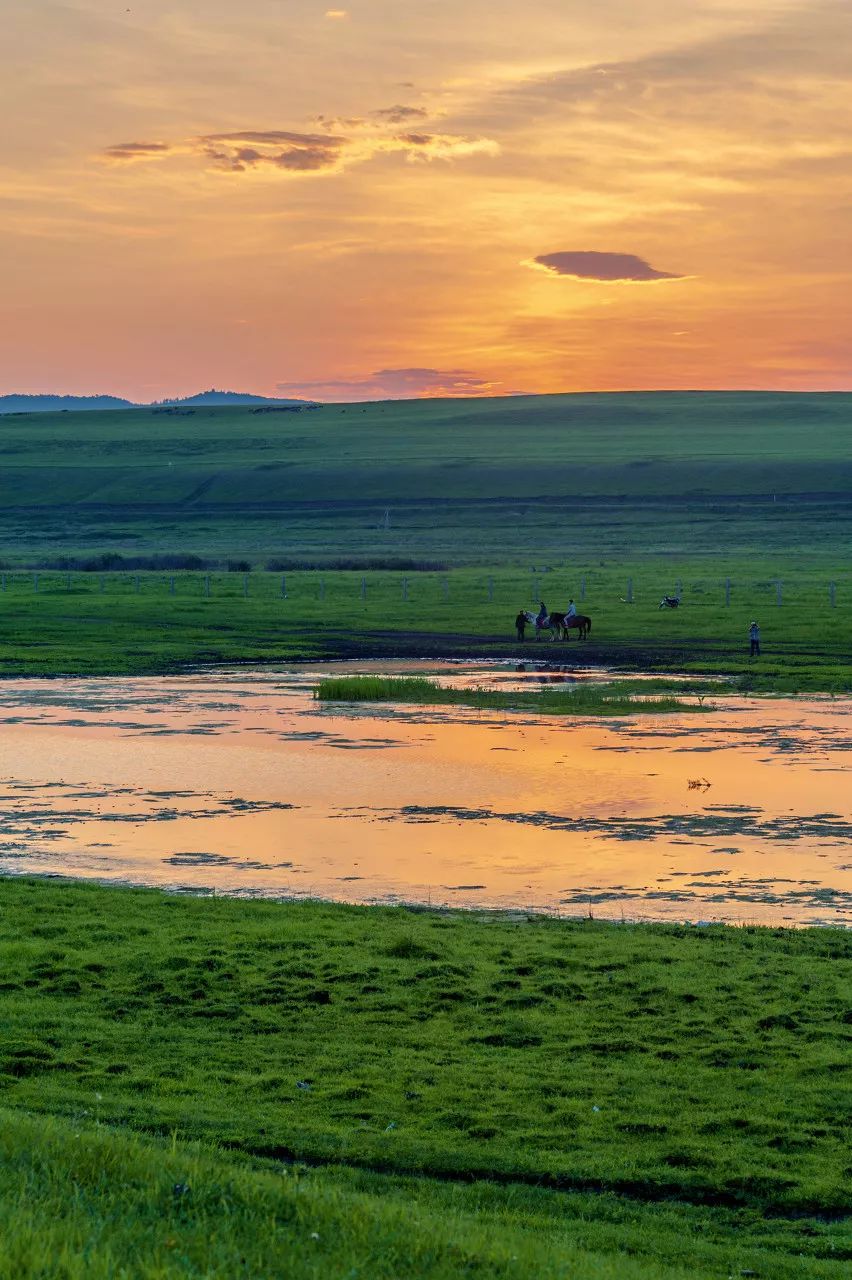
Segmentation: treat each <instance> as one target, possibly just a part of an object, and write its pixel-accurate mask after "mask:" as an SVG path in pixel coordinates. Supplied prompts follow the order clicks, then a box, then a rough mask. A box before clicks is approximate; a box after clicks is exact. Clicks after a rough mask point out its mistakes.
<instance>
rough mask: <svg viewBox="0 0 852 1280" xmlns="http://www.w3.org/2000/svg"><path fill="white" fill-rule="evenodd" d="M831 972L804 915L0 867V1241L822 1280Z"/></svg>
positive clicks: (839, 1202) (832, 938)
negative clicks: (551, 903) (473, 899)
mask: <svg viewBox="0 0 852 1280" xmlns="http://www.w3.org/2000/svg"><path fill="white" fill-rule="evenodd" d="M850 959H852V938H850V937H849V935H847V934H844V933H842V932H838V931H828V930H822V931H820V930H802V931H784V930H774V931H770V930H765V929H741V930H733V929H728V928H724V927H713V928H709V929H696V928H677V927H671V926H641V927H638V926H637V927H632V926H612V925H604V924H597V923H595V922H592V921H581V922H573V923H572V922H567V921H562V922H560V921H554V920H546V919H538V918H531V919H530V918H527V917H521V918H518V919H509V918H506V917H500V916H498V917H493V916H487V915H471V916H468V915H464V914H458V915H455V914H453V915H442V914H434V913H412V912H408V911H404V910H401V909H390V908H371V909H363V908H350V907H345V906H336V905H326V904H319V903H292V904H287V905H279V904H271V903H262V902H255V903H245V902H239V901H232V900H231V901H229V900H222V899H194V898H182V897H174V896H165V895H160V894H157V893H155V892H151V891H136V890H133V891H131V890H116V889H105V888H101V887H97V886H94V885H76V884H74V885H72V884H64V883H58V884H56V883H47V882H38V881H32V880H5V881H2V882H0V973H2V982H0V1024H2V1026H3V1028H4V1036H3V1040H2V1047H1V1048H0V1082H2V1097H0V1102H2V1104H3V1105H4V1106H5V1107H6V1108H9V1109H11V1110H12V1111H13V1112H14V1116H13V1117H12V1118H10V1119H9V1121H8V1124H5V1125H4V1129H5V1132H6V1139H5V1143H6V1145H5V1147H4V1148H3V1150H4V1152H5V1154H4V1161H5V1162H7V1163H9V1165H10V1167H11V1168H12V1169H13V1170H17V1171H18V1172H17V1173H16V1177H15V1179H12V1180H9V1179H6V1180H4V1181H5V1184H6V1185H5V1194H6V1200H7V1205H8V1203H9V1198H10V1197H12V1200H13V1205H17V1208H16V1209H15V1214H17V1215H18V1216H17V1217H15V1215H14V1214H13V1216H12V1218H11V1221H13V1222H16V1223H17V1228H16V1233H17V1234H16V1237H15V1238H16V1239H19V1240H20V1241H23V1243H22V1244H21V1249H22V1251H23V1252H22V1253H21V1255H20V1256H21V1257H22V1258H25V1259H26V1258H31V1259H32V1258H37V1257H38V1256H39V1255H38V1253H37V1240H38V1238H39V1233H40V1232H41V1231H42V1229H44V1231H45V1233H46V1234H45V1239H51V1240H53V1241H54V1244H55V1246H56V1247H58V1246H59V1244H60V1243H61V1240H62V1239H63V1238H65V1239H66V1241H67V1242H68V1249H69V1250H70V1253H69V1257H70V1255H71V1254H72V1253H74V1252H76V1251H79V1246H80V1242H81V1241H82V1240H84V1239H85V1240H87V1241H88V1242H89V1244H88V1246H87V1247H88V1248H89V1254H88V1255H87V1256H89V1257H90V1259H94V1260H95V1261H96V1262H97V1265H98V1266H100V1267H101V1271H100V1272H99V1271H97V1270H95V1269H91V1270H90V1271H89V1272H87V1273H85V1274H89V1275H94V1276H99V1275H100V1274H103V1275H108V1274H109V1275H113V1274H122V1273H121V1272H120V1271H118V1270H116V1269H115V1267H114V1268H113V1270H112V1271H110V1270H109V1267H108V1264H107V1262H105V1261H104V1259H109V1258H113V1260H115V1259H116V1258H121V1257H122V1256H124V1253H123V1251H124V1250H126V1249H127V1248H128V1247H129V1242H131V1243H132V1242H133V1240H134V1236H133V1232H134V1230H136V1226H135V1225H134V1224H137V1221H138V1231H139V1234H138V1236H137V1237H135V1239H136V1241H137V1243H138V1244H139V1247H140V1249H142V1251H143V1254H144V1253H145V1251H146V1250H147V1251H149V1253H150V1256H151V1257H152V1258H153V1259H154V1261H152V1263H151V1269H150V1270H149V1271H135V1272H129V1273H128V1274H144V1275H147V1274H151V1275H158V1274H190V1275H192V1274H196V1273H197V1274H231V1271H230V1270H229V1265H228V1263H227V1262H226V1259H228V1258H229V1257H231V1254H232V1255H233V1257H236V1256H237V1255H238V1254H239V1255H240V1256H241V1257H242V1256H244V1257H246V1259H247V1260H248V1261H247V1262H246V1264H245V1266H246V1271H245V1273H246V1274H286V1275H294V1276H299V1277H300V1276H303V1275H304V1276H313V1275H320V1274H332V1275H341V1276H342V1275H361V1274H363V1275H374V1274H375V1275H385V1274H387V1275H404V1274H418V1275H419V1274H423V1275H436V1276H443V1275H447V1276H450V1275H458V1274H467V1273H468V1272H470V1273H474V1272H476V1271H478V1272H480V1273H484V1274H489V1275H490V1274H494V1275H501V1274H504V1271H505V1274H507V1275H508V1274H520V1275H530V1276H532V1275H545V1276H547V1275H550V1274H553V1275H557V1274H561V1275H565V1274H578V1275H583V1276H586V1275H588V1276H590V1277H595V1276H598V1275H600V1276H601V1277H604V1276H607V1277H608V1276H609V1275H613V1276H620V1275H624V1276H631V1275H634V1274H635V1275H636V1276H637V1277H645V1276H649V1277H650V1276H654V1277H657V1276H659V1277H665V1276H668V1275H669V1274H677V1275H679V1274H681V1272H680V1270H678V1269H679V1268H680V1269H682V1271H683V1274H690V1275H707V1276H717V1275H720V1274H721V1275H727V1274H736V1273H737V1271H738V1270H739V1269H740V1268H746V1269H750V1270H752V1271H754V1272H755V1274H757V1275H761V1276H766V1277H767V1280H768V1278H769V1277H772V1280H774V1278H775V1277H786V1276H790V1277H792V1276H811V1275H812V1276H827V1277H828V1276H838V1277H839V1276H840V1275H841V1274H842V1268H843V1263H842V1262H841V1261H839V1260H840V1259H842V1258H844V1257H845V1258H847V1260H848V1257H849V1256H850V1253H849V1245H850V1242H849V1236H848V1232H847V1231H846V1228H845V1226H844V1222H843V1217H844V1215H847V1214H848V1213H849V1209H850V1203H851V1202H852V1201H851V1199H850V1196H849V1181H848V1172H849V1170H848V1147H847V1146H846V1144H845V1136H844V1135H845V1130H844V1118H845V1116H846V1115H847V1114H848V1105H849V1091H848V1081H847V1079H846V1074H847V1073H848V1068H849V1065H850V1055H849V1040H850V1027H849V1005H848V994H849V980H850ZM22 1112H37V1113H41V1115H42V1116H45V1115H47V1114H52V1115H53V1116H54V1117H55V1121H50V1122H48V1121H47V1120H46V1119H39V1118H38V1117H36V1118H32V1119H25V1118H23V1116H21V1118H20V1123H19V1124H18V1121H16V1120H15V1118H14V1117H15V1116H20V1115H21V1113H22ZM95 1123H96V1124H97V1125H98V1126H99V1128H98V1129H97V1130H96V1131H95V1133H94V1134H93V1133H92V1130H91V1126H92V1124H95ZM16 1124H18V1127H17V1128H16V1127H15V1125H16ZM26 1125H30V1126H32V1127H31V1129H29V1130H27V1129H26ZM21 1126H23V1127H21ZM40 1126H41V1127H40ZM104 1126H111V1128H110V1129H108V1130H107V1129H105V1128H104ZM116 1127H117V1128H116ZM113 1128H116V1131H115V1132H113V1131H112V1129H113ZM77 1133H80V1134H81V1135H82V1136H81V1137H80V1138H77V1137H75V1136H74V1135H75V1134H77ZM134 1134H136V1135H138V1134H147V1135H153V1136H154V1137H156V1135H163V1136H168V1135H174V1137H173V1146H172V1148H170V1149H167V1148H164V1147H161V1146H159V1145H157V1143H156V1142H151V1141H148V1140H146V1141H145V1142H143V1141H141V1139H139V1138H138V1137H135V1136H133V1135H134ZM28 1135H29V1136H28ZM191 1142H201V1143H202V1144H204V1145H203V1148H197V1149H196V1148H190V1147H188V1146H187V1145H186V1144H187V1143H191ZM75 1144H76V1145H75ZM211 1144H212V1145H213V1146H215V1147H216V1148H218V1149H217V1150H208V1146H210V1145H211ZM75 1151H76V1155H75V1154H74V1153H75ZM83 1152H85V1153H86V1154H85V1157H84V1156H83V1155H82V1154H81V1153H83ZM75 1160H76V1161H77V1162H78V1165H79V1168H78V1171H76V1172H75V1164H74V1161H75ZM193 1161H194V1162H195V1163H193ZM259 1161H260V1162H261V1163H258V1162H259ZM263 1161H273V1162H275V1166H274V1167H275V1168H276V1169H277V1172H275V1173H273V1172H271V1171H270V1170H271V1169H272V1168H273V1165H270V1164H263V1163H262V1162H263ZM294 1162H295V1163H296V1164H304V1165H306V1166H309V1167H310V1172H304V1173H302V1174H301V1175H300V1180H299V1183H298V1187H297V1188H294V1187H293V1186H292V1185H291V1183H290V1182H289V1181H287V1180H286V1179H285V1180H284V1181H282V1173H281V1169H282V1168H284V1167H291V1166H292V1165H293V1163H294ZM48 1168H49V1169H51V1170H53V1173H52V1174H51V1175H50V1176H48V1175H47V1173H46V1172H45V1170H47V1169H48ZM157 1170H158V1171H157ZM155 1171H156V1172H155ZM412 1175H417V1181H416V1182H415V1183H411V1184H408V1183H406V1182H405V1179H406V1178H410V1177H411V1176H412ZM292 1176H293V1175H292V1173H291V1174H289V1175H287V1178H289V1177H292ZM475 1179H480V1180H481V1179H485V1180H487V1181H488V1185H487V1186H484V1185H477V1186H476V1187H471V1186H470V1185H469V1184H470V1183H471V1181H472V1180H475ZM186 1183H189V1184H190V1185H191V1186H192V1187H193V1192H192V1194H191V1195H190V1196H189V1197H187V1196H185V1195H184V1193H182V1192H179V1193H176V1199H175V1197H174V1195H173V1192H172V1188H173V1187H174V1185H176V1184H186ZM27 1188H28V1190H25V1189H27ZM196 1189H198V1190H197V1193H196ZM297 1192H298V1194H297ZM69 1193H73V1194H69ZM16 1196H17V1199H15V1197H16ZM63 1197H64V1198H65V1200H66V1202H67V1204H66V1208H65V1210H61V1209H60V1205H61V1202H62V1201H63ZM379 1197H380V1198H379ZM294 1205H295V1208H294ZM412 1205H413V1210H412ZM300 1207H301V1208H300ZM412 1211H413V1217H409V1216H408V1215H409V1214H410V1213H411V1212H412ZM300 1213H301V1214H302V1216H299V1214H300ZM181 1215H184V1216H183V1217H181ZM215 1216H218V1219H219V1229H218V1231H215V1230H214V1229H213V1218H214V1217H215ZM180 1222H183V1223H184V1225H185V1226H186V1236H184V1235H183V1234H182V1232H183V1228H181V1231H180V1232H178V1234H177V1235H176V1234H175V1232H176V1230H177V1227H176V1226H175V1223H178V1224H179V1223H180ZM264 1222H265V1223H266V1224H267V1227H266V1231H265V1234H264V1230H263V1223H264ZM317 1223H319V1225H317ZM28 1224H29V1225H28ZM371 1224H372V1225H371ZM401 1224H402V1225H401ZM48 1228H49V1229H48ZM64 1232H67V1235H65V1236H64V1237H63V1233H64ZM305 1232H307V1233H308V1235H310V1233H312V1232H317V1233H318V1234H319V1236H320V1242H319V1244H320V1246H321V1250H326V1249H327V1248H329V1249H331V1253H322V1254H321V1256H319V1257H315V1256H314V1254H313V1253H311V1252H310V1250H312V1249H313V1248H314V1246H315V1245H316V1244H317V1242H316V1241H313V1240H312V1239H311V1240H310V1241H308V1240H305ZM252 1237H256V1238H255V1239H254V1241H253V1240H252ZM326 1237H328V1239H326ZM172 1239H174V1240H176V1241H177V1243H176V1244H173V1245H170V1244H168V1241H169V1240H172ZM28 1241H29V1242H30V1243H27V1242H28ZM74 1241H77V1244H73V1242H74ZM264 1241H267V1242H268V1241H273V1242H276V1241H277V1242H283V1243H282V1244H281V1248H282V1249H287V1250H289V1251H290V1252H289V1253H288V1255H287V1257H288V1261H287V1263H286V1265H285V1263H284V1262H278V1261H275V1266H279V1267H280V1270H279V1271H276V1270H275V1266H271V1265H270V1258H272V1257H273V1255H272V1254H271V1253H270V1252H269V1249H267V1252H266V1254H265V1255H264V1256H265V1258H266V1267H265V1269H264V1268H263V1267H261V1268H258V1267H257V1264H256V1258H257V1252H256V1250H257V1249H260V1248H262V1246H263V1242H264ZM569 1242H570V1243H569ZM297 1244H298V1248H297ZM338 1246H339V1248H338ZM270 1248H271V1246H270ZM172 1249H178V1250H181V1251H182V1252H180V1254H179V1256H180V1257H181V1258H184V1257H186V1258H189V1259H190V1262H187V1263H186V1264H184V1263H183V1262H182V1263H180V1265H185V1267H186V1270H185V1271H183V1272H181V1271H180V1270H179V1269H178V1264H177V1263H174V1264H168V1265H174V1267H175V1270H174V1271H173V1272H170V1271H169V1270H168V1266H167V1264H166V1263H163V1264H162V1266H161V1270H160V1271H157V1270H156V1266H159V1265H160V1262H158V1261H157V1259H158V1258H165V1257H166V1253H164V1252H163V1251H164V1250H166V1251H170V1250H172ZM216 1249H221V1250H222V1252H221V1253H220V1254H218V1255H217V1254H216V1252H215V1250H216ZM369 1249H373V1253H369V1252H365V1251H369ZM572 1249H573V1250H581V1251H582V1250H587V1251H588V1252H589V1253H590V1254H592V1255H594V1257H593V1258H592V1259H591V1260H589V1259H586V1261H583V1260H582V1259H581V1258H579V1256H575V1255H574V1254H573V1253H572V1252H571V1250H572ZM110 1250H112V1251H113V1252H112V1253H110ZM156 1250H159V1253H158V1252H156ZM229 1250H230V1251H231V1253H229V1252H228V1251H229ZM306 1250H307V1251H308V1252H307V1253H306V1252H305V1251H306ZM335 1250H337V1252H335ZM430 1250H431V1252H430ZM459 1250H461V1252H460V1253H459V1252H458V1251H459ZM28 1251H29V1252H28ZM151 1251H153V1252H151ZM205 1251H206V1252H205ZM548 1251H550V1252H548ZM625 1255H629V1257H631V1258H633V1259H635V1262H634V1263H633V1264H630V1263H629V1262H628V1259H627V1258H626V1257H625ZM145 1256H148V1254H145ZM175 1256H178V1255H175ZM512 1257H519V1258H520V1262H519V1263H514V1264H511V1265H510V1259H511V1258H512ZM349 1258H351V1261H350V1262H349V1269H346V1268H345V1267H344V1265H343V1262H344V1259H349ZM382 1258H385V1261H381V1259H382ZM377 1259H379V1261H377ZM380 1263H381V1265H380ZM27 1265H30V1264H29V1263H28V1264H27ZM146 1265H147V1263H146ZM631 1265H632V1266H633V1270H631V1269H630V1266H631ZM69 1266H70V1264H69ZM381 1266H386V1269H385V1270H382V1269H381ZM512 1266H514V1267H515V1270H512V1269H511V1267H512ZM190 1267H195V1268H196V1270H195V1271H193V1270H192V1269H190ZM205 1267H207V1268H208V1270H207V1271H205V1270H204V1268H205ZM217 1267H218V1268H219V1270H218V1271H217V1270H216V1268H217ZM287 1267H290V1270H287ZM358 1267H361V1270H358V1269H357V1268H358ZM560 1267H561V1270H560ZM571 1267H573V1268H574V1270H573V1271H572V1270H571ZM211 1268H212V1269H211ZM252 1268H254V1271H252ZM353 1268H355V1269H354V1270H353ZM394 1268H395V1269H394ZM442 1268H443V1269H442ZM501 1268H504V1270H501ZM595 1268H597V1269H595ZM9 1274H13V1273H11V1272H10V1273H9ZM14 1274H23V1275H27V1274H68V1275H69V1276H73V1275H77V1274H81V1275H82V1274H84V1273H83V1272H80V1271H78V1272H74V1271H73V1270H70V1269H69V1270H67V1271H66V1272H62V1271H56V1272H50V1271H44V1272H39V1271H38V1270H36V1269H34V1264H32V1266H31V1271H30V1272H27V1271H26V1269H23V1270H21V1269H19V1270H18V1271H16V1272H14ZM235 1274H241V1272H240V1271H239V1270H236V1272H235Z"/></svg>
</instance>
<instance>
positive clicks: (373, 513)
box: [0, 392, 852, 563]
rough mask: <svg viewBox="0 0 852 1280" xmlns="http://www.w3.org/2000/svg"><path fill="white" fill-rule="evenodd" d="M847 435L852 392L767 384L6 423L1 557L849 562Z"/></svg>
mask: <svg viewBox="0 0 852 1280" xmlns="http://www.w3.org/2000/svg"><path fill="white" fill-rule="evenodd" d="M850 427H852V395H849V394H813V395H810V394H796V395H794V394H779V393H765V392H751V393H739V392H736V393H734V392H731V393H728V392H724V393H704V392H692V393H681V392H676V393H675V392H671V393H666V392H660V393H625V394H619V395H572V396H534V397H513V398H507V399H494V400H478V401H477V400H440V401H417V402H411V401H408V402H383V403H377V404H370V405H342V406H337V405H331V406H325V407H323V408H320V409H308V408H305V409H302V410H300V411H297V412H294V411H283V410H270V409H269V408H237V409H232V408H213V409H207V408H196V409H187V408H180V409H171V410H168V409H158V410H151V411H147V410H140V409H136V410H132V411H120V412H109V411H106V412H105V411H100V412H97V413H94V412H92V413H86V412H79V413H75V414H73V415H71V414H68V413H57V414H38V415H35V414H28V415H17V414H16V415H9V416H7V417H5V418H4V419H3V420H2V422H0V456H2V460H3V467H2V469H1V470H0V508H2V517H0V555H3V556H5V557H6V558H7V559H9V558H10V557H11V558H18V559H24V560H29V561H33V562H35V561H37V560H38V559H39V558H40V557H41V558H44V557H45V556H46V555H48V554H51V553H55V552H56V550H57V546H58V545H59V544H61V545H62V547H63V548H64V549H66V550H81V551H82V550H87V551H92V550H97V551H103V550H115V551H120V552H136V553H145V552H148V553H150V552H155V551H175V550H182V551H188V550H192V551H195V552H197V553H198V554H207V555H219V556H223V555H228V554H242V555H247V556H249V557H251V558H252V559H253V560H255V561H258V560H260V559H262V557H264V556H268V555H274V554H282V553H283V554H289V555H292V556H293V557H294V558H295V559H296V560H298V558H299V557H305V556H308V557H310V556H317V555H322V556H327V557H328V556H330V557H333V556H335V555H338V556H340V555H344V554H345V555H354V556H356V557H361V558H363V559H364V560H365V561H369V560H371V559H375V558H377V557H382V556H399V555H403V556H404V555H408V556H414V557H416V556H424V557H428V556H432V557H435V556H438V557H442V558H445V559H448V560H450V561H451V562H453V563H464V562H477V561H485V560H488V561H489V562H494V561H495V560H498V559H499V560H503V561H505V562H513V561H515V560H517V559H518V558H527V557H528V556H529V555H530V554H532V553H534V552H535V553H538V554H540V555H544V556H551V557H553V556H556V555H558V554H560V553H564V551H565V549H566V544H568V546H569V548H570V550H572V551H574V552H576V551H582V552H594V551H596V550H598V549H600V550H602V551H605V552H607V553H608V554H616V555H618V554H624V553H626V552H627V551H630V552H633V553H635V552H636V551H641V552H647V553H651V554H656V553H658V552H660V551H663V550H669V549H672V550H680V551H684V552H704V551H708V550H711V549H714V548H715V549H725V550H729V551H748V550H750V549H751V547H752V546H753V545H754V541H755V539H758V540H759V541H760V542H761V543H762V544H763V545H764V546H768V547H771V548H776V549H789V550H790V551H793V550H796V549H800V548H802V547H811V548H814V549H819V550H820V551H825V552H826V553H836V552H837V551H838V550H841V549H842V548H843V547H844V546H845V545H846V543H847V542H848V535H849V532H850V529H852V503H850V494H852V430H851V429H850ZM386 511H387V515H386V514H385V513H386Z"/></svg>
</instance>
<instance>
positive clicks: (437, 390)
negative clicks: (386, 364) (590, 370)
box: [278, 368, 506, 401]
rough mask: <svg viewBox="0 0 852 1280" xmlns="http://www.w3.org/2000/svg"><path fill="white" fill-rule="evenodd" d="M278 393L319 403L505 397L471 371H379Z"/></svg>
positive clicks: (295, 385)
mask: <svg viewBox="0 0 852 1280" xmlns="http://www.w3.org/2000/svg"><path fill="white" fill-rule="evenodd" d="M278 390H279V391H286V392H287V393H288V395H289V394H292V395H294V396H304V397H307V398H308V399H317V400H334V401H350V400H420V399H434V398H436V397H440V396H494V395H503V394H506V393H505V391H504V390H503V389H502V384H501V383H498V382H490V381H488V380H487V379H486V378H480V377H479V376H478V375H477V374H475V373H472V372H471V370H469V369H429V368H411V369H377V370H376V371H375V373H370V374H368V375H367V376H366V377H363V378H333V379H331V380H329V381H325V382H279V383H278Z"/></svg>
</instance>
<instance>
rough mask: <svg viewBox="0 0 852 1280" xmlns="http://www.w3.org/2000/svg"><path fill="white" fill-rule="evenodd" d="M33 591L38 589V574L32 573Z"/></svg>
mask: <svg viewBox="0 0 852 1280" xmlns="http://www.w3.org/2000/svg"><path fill="white" fill-rule="evenodd" d="M33 591H38V574H37V573H34V574H33Z"/></svg>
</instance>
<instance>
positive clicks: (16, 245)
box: [0, 0, 852, 400]
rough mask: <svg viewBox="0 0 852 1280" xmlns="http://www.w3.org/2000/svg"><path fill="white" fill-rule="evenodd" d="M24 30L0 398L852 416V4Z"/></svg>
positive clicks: (582, 1)
mask: <svg viewBox="0 0 852 1280" xmlns="http://www.w3.org/2000/svg"><path fill="white" fill-rule="evenodd" d="M0 18H2V27H3V45H4V60H3V70H4V74H3V77H2V81H0V267H1V268H2V271H0V393H3V392H12V391H16V392H70V393H76V394H87V393H95V392H100V393H112V394H117V395H127V396H130V397H132V398H138V399H144V400H150V399H154V398H158V397H163V396H168V395H178V394H185V393H188V392H193V391H197V390H200V389H202V388H204V387H210V386H214V385H215V386H217V387H228V388H232V389H237V390H242V391H255V392H262V393H265V394H284V395H298V396H302V395H304V396H311V397H314V396H315V397H318V398H326V399H337V400H349V399H377V398H382V397H385V396H394V397H396V396H409V395H436V394H437V395H441V394H464V395H470V394H473V395H481V394H491V395H493V394H508V393H512V392H533V391H573V390H578V391H579V390H614V389H621V388H667V387H672V388H674V387H706V388H717V387H774V388H782V389H785V388H786V389H821V388H824V389H852V301H850V299H852V234H850V229H852V4H850V0H829V2H826V3H823V2H822V0H808V2H807V3H799V2H796V3H793V2H790V3H785V2H784V0H677V2H676V0H524V3H523V4H522V3H520V2H519V0H419V2H417V3H414V2H412V0H351V3H349V4H346V5H345V7H340V8H329V7H327V6H325V5H323V4H322V3H314V0H114V2H113V0H66V2H65V3H54V2H53V0H0Z"/></svg>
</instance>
